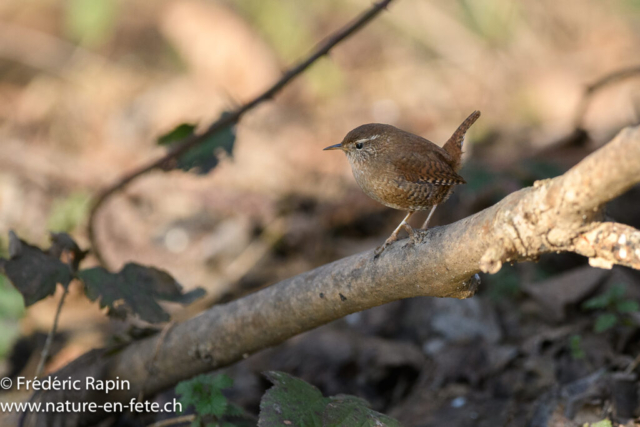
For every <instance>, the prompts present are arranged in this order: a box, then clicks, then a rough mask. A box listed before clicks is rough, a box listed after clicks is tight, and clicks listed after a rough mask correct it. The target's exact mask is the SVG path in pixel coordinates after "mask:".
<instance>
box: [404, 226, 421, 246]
mask: <svg viewBox="0 0 640 427" xmlns="http://www.w3.org/2000/svg"><path fill="white" fill-rule="evenodd" d="M404 229H405V230H406V232H407V233H408V234H409V239H410V240H411V243H412V244H414V245H415V244H417V243H418V242H419V241H420V234H419V233H418V231H416V229H415V228H413V227H412V226H410V225H409V224H404Z"/></svg>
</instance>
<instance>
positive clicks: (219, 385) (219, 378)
mask: <svg viewBox="0 0 640 427" xmlns="http://www.w3.org/2000/svg"><path fill="white" fill-rule="evenodd" d="M211 386H212V387H213V388H215V389H218V390H222V389H225V388H231V387H233V379H231V377H230V376H229V375H225V374H220V375H216V376H214V377H213V378H212V379H211Z"/></svg>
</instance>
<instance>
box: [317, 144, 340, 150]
mask: <svg viewBox="0 0 640 427" xmlns="http://www.w3.org/2000/svg"><path fill="white" fill-rule="evenodd" d="M328 150H342V144H336V145H330V146H328V147H327V148H325V149H323V150H322V151H328Z"/></svg>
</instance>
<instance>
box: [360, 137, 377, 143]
mask: <svg viewBox="0 0 640 427" xmlns="http://www.w3.org/2000/svg"><path fill="white" fill-rule="evenodd" d="M376 138H380V135H373V136H370V137H369V138H362V139H359V140H357V141H355V142H356V143H357V142H367V141H371V140H372V139H376Z"/></svg>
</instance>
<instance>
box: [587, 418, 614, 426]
mask: <svg viewBox="0 0 640 427" xmlns="http://www.w3.org/2000/svg"><path fill="white" fill-rule="evenodd" d="M612 426H613V424H611V421H610V420H606V419H605V420H602V421H598V422H597V423H593V424H591V427H612Z"/></svg>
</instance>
